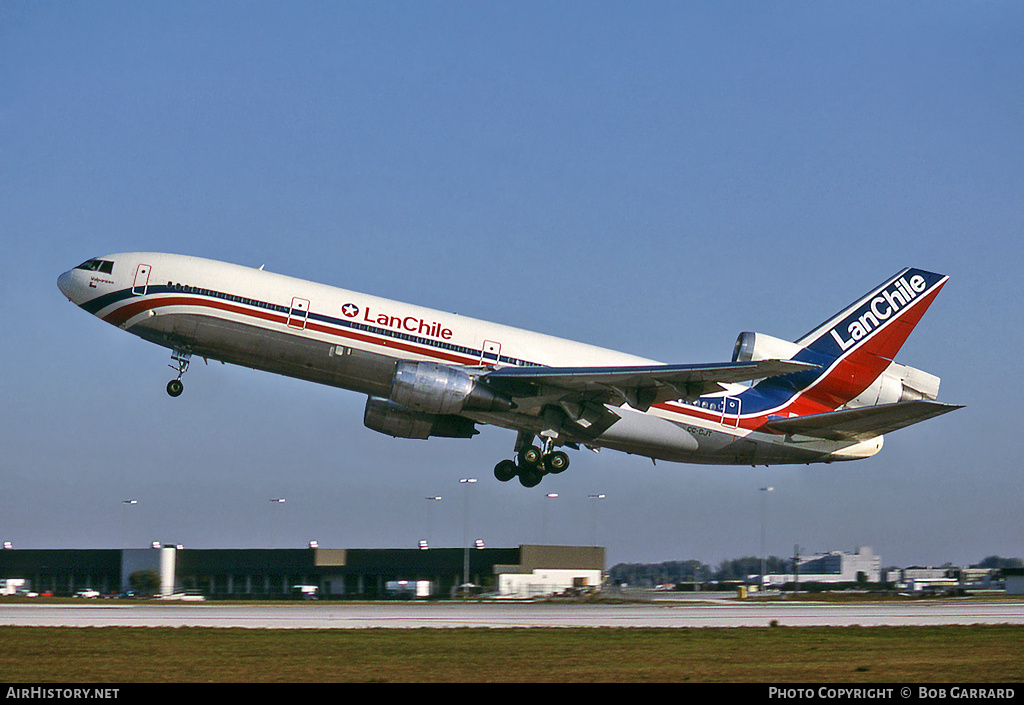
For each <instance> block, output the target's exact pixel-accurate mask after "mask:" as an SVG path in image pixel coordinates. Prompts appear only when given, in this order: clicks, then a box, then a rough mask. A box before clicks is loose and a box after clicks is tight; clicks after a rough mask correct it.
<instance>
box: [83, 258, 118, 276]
mask: <svg viewBox="0 0 1024 705" xmlns="http://www.w3.org/2000/svg"><path fill="white" fill-rule="evenodd" d="M75 269H84V270H85V271H87V272H102V273H103V274H110V273H111V272H113V271H114V263H113V262H111V261H110V260H105V259H90V260H86V261H85V262H82V263H81V264H80V265H78V266H77V267H75Z"/></svg>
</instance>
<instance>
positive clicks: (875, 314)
mask: <svg viewBox="0 0 1024 705" xmlns="http://www.w3.org/2000/svg"><path fill="white" fill-rule="evenodd" d="M948 279H949V277H948V276H945V275H942V274H935V273H933V272H926V271H924V270H921V269H904V270H903V271H902V272H900V273H899V274H897V275H895V276H894V277H892V278H890V279H889V280H887V281H886V282H885V283H884V284H882V285H881V286H878V287H876V288H875V289H873V290H872V291H871V292H870V293H868V294H867V295H865V296H863V297H861V298H860V299H858V300H857V301H855V302H854V303H853V304H851V305H850V306H848V307H846V308H845V309H843V310H842V311H840V312H839V313H837V314H836V315H835V316H833V317H832V318H830V319H828V320H827V321H825V322H824V323H822V324H821V325H819V326H818V327H817V328H815V329H814V330H812V331H811V332H810V333H807V334H806V335H804V336H803V337H801V338H800V339H799V340H797V341H796V345H797V346H799V347H800V348H802V349H803V350H802V352H801V353H800V354H798V355H797V356H796V359H798V360H801V361H804V362H813V363H815V364H819V365H821V366H822V372H821V374H819V375H818V376H817V379H815V380H814V381H813V382H812V383H811V384H810V385H808V387H807V389H806V390H805V391H804V396H805V397H806V398H807V399H808V401H812V400H813V401H816V402H818V403H820V404H822V405H824V406H825V407H826V408H829V409H837V408H840V407H859V406H872V405H875V404H885V403H891V402H897V401H905V400H908V399H935V397H936V395H937V394H938V391H939V378H938V377H935V376H933V375H929V374H927V373H924V372H920V371H918V370H914V369H913V368H907V367H904V366H903V365H897V364H896V363H894V362H893V358H895V357H896V353H898V352H899V350H900V348H902V347H903V343H905V342H906V340H907V338H908V337H909V336H910V333H911V331H913V330H914V327H915V326H916V325H917V324H918V322H919V321H920V320H921V317H922V316H923V315H924V313H925V311H927V310H928V307H929V306H930V305H931V303H932V301H934V300H935V297H936V296H937V295H938V293H939V291H940V290H941V289H942V287H943V286H945V284H946V281H947V280H948Z"/></svg>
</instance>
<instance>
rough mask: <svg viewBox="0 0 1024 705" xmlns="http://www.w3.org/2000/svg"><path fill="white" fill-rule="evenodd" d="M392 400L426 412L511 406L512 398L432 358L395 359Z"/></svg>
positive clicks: (498, 409) (448, 411) (434, 412)
mask: <svg viewBox="0 0 1024 705" xmlns="http://www.w3.org/2000/svg"><path fill="white" fill-rule="evenodd" d="M391 400H392V401H394V402H396V403H398V404H401V405H402V406H404V407H407V408H409V409H413V410H415V411H423V412H426V413H428V414H458V413H459V412H461V411H463V410H473V411H508V410H509V409H511V408H513V404H512V400H511V399H508V398H507V397H505V396H503V395H500V394H497V393H495V392H494V391H492V390H490V389H488V388H487V387H485V386H484V385H482V384H480V383H479V382H477V381H476V380H475V379H473V377H472V376H471V375H470V374H469V373H468V372H466V371H465V370H462V369H459V368H457V367H449V366H448V365H439V364H437V363H434V362H400V363H398V366H397V367H396V368H395V377H394V379H393V380H392V382H391Z"/></svg>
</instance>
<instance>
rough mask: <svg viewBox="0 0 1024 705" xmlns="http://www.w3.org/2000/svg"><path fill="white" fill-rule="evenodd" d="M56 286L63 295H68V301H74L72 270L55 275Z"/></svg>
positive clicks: (73, 276)
mask: <svg viewBox="0 0 1024 705" xmlns="http://www.w3.org/2000/svg"><path fill="white" fill-rule="evenodd" d="M57 288H58V289H60V292H61V293H62V294H64V296H66V297H68V301H72V302H73V301H74V300H75V299H74V297H73V294H74V290H75V275H74V272H73V271H72V270H70V269H69V270H68V271H66V272H64V273H63V274H61V275H60V276H59V277H57Z"/></svg>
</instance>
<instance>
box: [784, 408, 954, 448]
mask: <svg viewBox="0 0 1024 705" xmlns="http://www.w3.org/2000/svg"><path fill="white" fill-rule="evenodd" d="M960 408H963V407H961V406H958V405H956V404H941V403H939V402H934V401H925V400H915V401H901V402H896V403H895V404H881V405H879V406H865V407H861V408H858V409H844V410H843V411H829V412H826V413H823V414H811V415H810V416H797V417H793V418H789V419H776V420H774V421H769V422H768V423H766V424H765V428H766V429H768V430H771V431H777V432H779V433H786V434H789V435H799V436H810V437H812V438H823V439H825V440H829V441H863V440H866V439H868V438H874V437H875V436H881V435H884V434H886V433H891V432H892V431H897V430H899V429H901V428H904V427H905V426H910V425H912V424H915V423H919V422H921V421H927V420H928V419H931V418H934V417H936V416H940V415H942V414H945V413H948V412H950V411H955V410H956V409H960Z"/></svg>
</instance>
